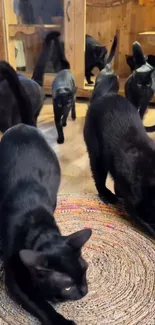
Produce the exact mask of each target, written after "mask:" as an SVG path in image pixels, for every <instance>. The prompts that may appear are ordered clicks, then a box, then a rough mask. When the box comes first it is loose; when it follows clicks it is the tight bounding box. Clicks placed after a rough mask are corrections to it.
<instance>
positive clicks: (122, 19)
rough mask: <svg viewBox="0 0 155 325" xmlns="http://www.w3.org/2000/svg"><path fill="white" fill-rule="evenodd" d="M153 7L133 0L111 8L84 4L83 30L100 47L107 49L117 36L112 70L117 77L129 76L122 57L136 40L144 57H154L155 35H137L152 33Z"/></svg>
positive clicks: (153, 26) (153, 25) (154, 10)
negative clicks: (144, 54)
mask: <svg viewBox="0 0 155 325" xmlns="http://www.w3.org/2000/svg"><path fill="white" fill-rule="evenodd" d="M153 17H155V5H154V4H152V5H151V6H144V5H143V6H141V5H139V3H138V2H137V0H133V1H130V2H128V3H124V4H122V5H119V6H115V7H109V8H105V7H103V6H102V7H95V6H89V5H87V13H86V31H87V33H88V34H90V35H92V36H94V37H95V38H96V39H97V40H98V41H99V42H100V43H101V44H103V45H106V46H107V47H108V49H110V47H111V43H112V41H113V37H114V35H115V34H116V33H117V34H119V44H118V55H117V56H116V58H115V62H114V64H115V67H116V70H117V73H118V74H119V75H120V77H127V76H128V75H129V73H130V70H129V68H128V65H127V64H126V60H125V54H130V53H131V50H132V42H133V41H135V40H138V41H139V42H140V43H141V45H142V47H143V49H144V52H145V53H146V54H155V36H147V35H146V36H143V35H139V33H140V32H145V31H152V30H153V31H155V23H154V21H155V20H154V18H153Z"/></svg>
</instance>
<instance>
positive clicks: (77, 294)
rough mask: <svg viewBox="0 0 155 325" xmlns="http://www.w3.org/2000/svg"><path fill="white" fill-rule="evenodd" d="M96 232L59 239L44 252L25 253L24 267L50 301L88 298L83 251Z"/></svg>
mask: <svg viewBox="0 0 155 325" xmlns="http://www.w3.org/2000/svg"><path fill="white" fill-rule="evenodd" d="M91 233H92V231H91V230H90V229H84V230H81V231H78V232H76V233H73V234H71V235H69V236H55V238H54V240H53V241H52V242H49V243H48V245H46V246H45V247H43V248H42V251H33V250H27V249H24V250H21V251H20V252H19V256H20V259H21V261H22V263H23V264H24V265H25V266H26V267H27V268H28V270H29V272H30V274H31V276H32V280H33V283H34V285H35V286H36V287H37V288H38V289H39V291H40V292H41V294H42V295H43V297H44V298H45V299H46V300H50V301H66V300H78V299H80V298H82V297H84V296H85V295H86V294H87V291H88V286H87V279H86V271H87V267H88V265H87V263H86V261H85V260H84V259H83V258H82V256H81V249H82V247H83V246H84V244H85V243H86V242H87V241H88V239H89V238H90V236H91Z"/></svg>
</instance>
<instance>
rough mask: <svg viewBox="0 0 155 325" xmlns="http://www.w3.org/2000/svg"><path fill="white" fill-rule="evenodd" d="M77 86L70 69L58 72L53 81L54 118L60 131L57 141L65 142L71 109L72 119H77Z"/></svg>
mask: <svg viewBox="0 0 155 325" xmlns="http://www.w3.org/2000/svg"><path fill="white" fill-rule="evenodd" d="M76 92H77V87H76V86H75V80H74V76H73V74H72V72H71V71H70V70H69V69H65V70H62V71H60V72H58V74H57V75H56V77H55V79H54V81H53V83H52V97H53V110H54V120H55V125H56V128H57V132H58V139H57V142H58V143H59V144H60V143H64V133H63V127H64V126H66V125H67V117H68V114H69V112H70V111H71V116H72V119H73V120H75V119H76V110H75V100H76Z"/></svg>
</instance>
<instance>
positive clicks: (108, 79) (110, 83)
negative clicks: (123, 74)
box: [91, 36, 119, 100]
mask: <svg viewBox="0 0 155 325" xmlns="http://www.w3.org/2000/svg"><path fill="white" fill-rule="evenodd" d="M116 48H117V37H116V36H115V37H114V41H113V44H112V47H111V50H110V53H109V56H108V58H107V60H106V62H105V64H106V65H105V68H104V69H102V70H101V72H100V73H99V74H98V76H97V78H96V81H95V86H94V90H93V94H92V98H91V100H94V99H95V98H98V97H100V96H104V95H106V94H107V93H118V91H119V77H118V76H117V75H116V74H115V72H114V70H113V69H112V67H111V62H112V60H113V58H114V55H115V52H116Z"/></svg>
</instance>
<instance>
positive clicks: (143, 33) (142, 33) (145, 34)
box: [138, 30, 155, 36]
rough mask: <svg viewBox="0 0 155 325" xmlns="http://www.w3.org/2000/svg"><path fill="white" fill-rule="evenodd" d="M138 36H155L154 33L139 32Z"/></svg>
mask: <svg viewBox="0 0 155 325" xmlns="http://www.w3.org/2000/svg"><path fill="white" fill-rule="evenodd" d="M138 35H144V36H151V35H154V36H155V31H153V30H152V31H148V32H141V33H138Z"/></svg>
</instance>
